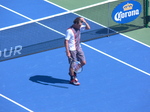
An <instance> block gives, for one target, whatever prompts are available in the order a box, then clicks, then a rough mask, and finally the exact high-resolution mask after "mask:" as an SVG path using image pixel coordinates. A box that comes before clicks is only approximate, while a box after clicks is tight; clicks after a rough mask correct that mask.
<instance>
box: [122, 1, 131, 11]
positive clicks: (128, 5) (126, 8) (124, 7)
mask: <svg viewBox="0 0 150 112" xmlns="http://www.w3.org/2000/svg"><path fill="white" fill-rule="evenodd" d="M132 8H133V4H131V3H127V4H126V5H124V6H123V10H124V11H127V10H131V9H132Z"/></svg>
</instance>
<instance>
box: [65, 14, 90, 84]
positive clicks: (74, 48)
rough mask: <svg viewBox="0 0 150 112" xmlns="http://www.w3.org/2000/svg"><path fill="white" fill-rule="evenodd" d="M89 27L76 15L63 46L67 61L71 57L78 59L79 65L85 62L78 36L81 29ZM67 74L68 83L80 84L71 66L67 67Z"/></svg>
mask: <svg viewBox="0 0 150 112" xmlns="http://www.w3.org/2000/svg"><path fill="white" fill-rule="evenodd" d="M88 29H90V25H89V24H88V23H87V22H86V20H85V19H84V18H82V17H77V18H76V19H75V20H74V21H73V25H72V26H71V27H70V28H68V29H67V31H66V37H65V42H64V43H65V48H66V55H67V57H68V59H69V63H70V61H71V59H73V60H77V61H80V63H81V66H84V65H85V64H86V60H85V56H84V52H83V51H82V48H81V45H80V36H81V31H82V30H88ZM69 75H70V77H71V78H70V83H71V84H74V85H80V83H79V81H78V79H77V74H76V73H75V72H74V71H73V68H72V67H71V66H70V67H69Z"/></svg>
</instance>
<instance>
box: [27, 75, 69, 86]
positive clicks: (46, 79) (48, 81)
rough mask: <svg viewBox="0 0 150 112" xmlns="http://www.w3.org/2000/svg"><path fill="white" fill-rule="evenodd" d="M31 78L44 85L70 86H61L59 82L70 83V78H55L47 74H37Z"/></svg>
mask: <svg viewBox="0 0 150 112" xmlns="http://www.w3.org/2000/svg"><path fill="white" fill-rule="evenodd" d="M29 80H30V81H32V82H35V83H39V84H42V85H50V86H54V87H60V88H68V87H65V86H60V85H57V84H70V83H69V80H65V79H59V78H54V77H52V76H45V75H35V76H32V77H30V78H29Z"/></svg>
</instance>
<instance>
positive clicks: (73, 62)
mask: <svg viewBox="0 0 150 112" xmlns="http://www.w3.org/2000/svg"><path fill="white" fill-rule="evenodd" d="M70 60H71V62H70V65H71V67H72V68H73V71H74V72H75V73H77V74H78V73H81V72H82V71H83V67H82V66H81V63H80V62H79V61H77V60H73V59H72V58H70Z"/></svg>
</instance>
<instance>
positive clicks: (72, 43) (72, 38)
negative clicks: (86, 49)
mask: <svg viewBox="0 0 150 112" xmlns="http://www.w3.org/2000/svg"><path fill="white" fill-rule="evenodd" d="M85 28H86V26H85V25H81V27H80V30H79V31H77V32H76V31H75V30H74V29H73V28H71V27H70V28H68V29H67V31H66V37H65V39H66V40H68V44H69V46H68V47H69V50H70V51H75V50H76V49H77V48H76V45H77V44H79V45H78V46H80V47H81V45H80V43H77V41H76V40H80V31H82V30H85ZM76 33H79V34H78V35H77V34H76ZM76 35H77V36H76ZM77 38H78V39H77Z"/></svg>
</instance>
